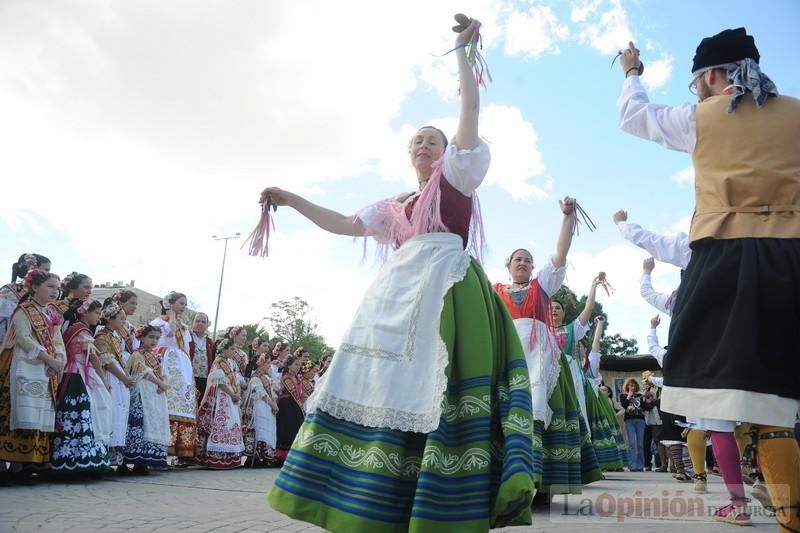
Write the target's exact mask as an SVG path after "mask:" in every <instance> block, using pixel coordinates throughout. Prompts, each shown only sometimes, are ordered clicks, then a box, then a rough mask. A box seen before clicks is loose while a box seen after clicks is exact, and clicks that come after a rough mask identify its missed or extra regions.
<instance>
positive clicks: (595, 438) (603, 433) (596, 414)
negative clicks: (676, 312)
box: [569, 287, 628, 471]
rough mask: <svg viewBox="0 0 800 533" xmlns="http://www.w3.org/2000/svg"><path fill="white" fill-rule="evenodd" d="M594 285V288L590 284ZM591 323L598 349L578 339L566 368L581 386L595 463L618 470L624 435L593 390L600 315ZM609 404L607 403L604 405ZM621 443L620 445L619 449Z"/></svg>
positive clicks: (623, 454) (623, 459) (622, 463)
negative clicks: (588, 346) (594, 349)
mask: <svg viewBox="0 0 800 533" xmlns="http://www.w3.org/2000/svg"><path fill="white" fill-rule="evenodd" d="M593 288H594V287H593ZM592 292H594V291H591V292H590V294H589V298H587V301H586V308H589V309H591V307H592V306H590V305H589V304H590V302H589V299H591V298H592V296H593V295H592ZM594 324H595V331H594V335H595V339H596V340H597V342H596V345H597V349H598V351H595V352H589V349H588V348H587V343H586V339H585V338H584V339H582V340H580V341H578V342H577V343H576V344H577V353H578V355H577V357H572V359H573V361H574V362H573V361H570V365H569V367H570V371H571V373H572V377H573V380H575V378H576V377H577V383H576V384H575V386H576V387H581V388H582V389H583V396H584V398H585V402H586V404H585V405H586V419H587V420H588V422H589V432H590V434H591V439H592V447H593V448H594V453H595V455H596V456H597V462H598V464H599V465H600V468H601V469H602V470H606V471H607V470H622V469H623V468H624V467H625V464H626V463H627V456H628V454H627V451H626V449H625V446H624V443H625V438H624V437H623V436H622V434H621V433H620V431H619V426H618V425H617V419H616V417H615V416H614V414H613V411H612V412H611V413H609V411H608V410H606V409H604V406H603V403H608V397H607V396H602V397H601V396H600V394H599V391H598V389H597V384H598V382H599V379H597V378H595V377H594V376H596V375H599V366H600V353H599V348H600V339H599V337H601V336H602V335H603V317H602V316H597V317H595V319H594ZM608 405H609V407H610V404H608ZM620 443H622V448H620V446H619V445H620Z"/></svg>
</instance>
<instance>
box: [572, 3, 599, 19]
mask: <svg viewBox="0 0 800 533" xmlns="http://www.w3.org/2000/svg"><path fill="white" fill-rule="evenodd" d="M602 3H603V0H592V1H590V2H587V3H585V4H583V5H581V6H575V7H573V8H572V11H571V13H570V19H571V20H572V22H585V21H586V19H587V18H588V17H589V15H591V14H593V13H594V12H595V11H597V8H598V7H600V4H602Z"/></svg>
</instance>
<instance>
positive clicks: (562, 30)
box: [505, 6, 569, 57]
mask: <svg viewBox="0 0 800 533" xmlns="http://www.w3.org/2000/svg"><path fill="white" fill-rule="evenodd" d="M568 37H569V29H568V28H567V26H566V25H564V24H562V23H560V22H559V20H558V17H557V16H556V14H555V13H554V12H553V10H552V9H551V8H550V7H549V6H532V7H531V8H530V9H529V10H528V11H527V12H520V11H514V12H513V13H511V14H510V15H509V16H508V18H507V19H506V27H505V41H506V44H505V53H506V54H509V55H524V56H527V57H536V56H538V55H539V54H542V53H544V52H552V53H559V51H560V50H559V48H558V42H559V41H563V40H564V39H567V38H568Z"/></svg>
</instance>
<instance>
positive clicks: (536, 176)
mask: <svg viewBox="0 0 800 533" xmlns="http://www.w3.org/2000/svg"><path fill="white" fill-rule="evenodd" d="M426 124H430V125H432V126H436V127H437V128H440V129H441V130H442V131H444V132H445V134H447V135H448V136H452V135H453V133H454V132H455V130H456V126H457V125H458V119H457V118H455V117H442V118H435V119H432V120H430V121H428V122H426ZM415 131H416V128H415V127H413V126H411V125H410V124H404V125H403V126H401V127H400V128H398V129H397V130H396V131H395V132H394V134H393V140H392V142H391V143H389V144H387V147H386V149H384V150H383V151H382V152H381V153H380V157H379V158H377V159H376V160H375V161H374V167H373V170H374V172H375V173H376V174H378V175H380V176H383V177H384V178H386V179H391V180H394V181H399V182H402V183H403V184H404V185H405V186H406V187H408V188H411V189H413V187H414V186H415V183H414V181H413V180H414V173H413V171H412V170H411V166H410V163H409V160H408V154H407V148H408V140H409V139H410V138H411V136H412V135H413V134H414V132H415ZM480 134H481V136H482V137H483V138H484V139H486V140H487V142H488V143H489V148H490V150H491V152H492V164H491V165H490V166H489V173H488V174H487V176H486V179H485V180H484V182H483V185H482V186H483V187H486V186H495V187H500V188H501V189H503V190H505V191H507V192H508V193H509V194H511V196H512V197H513V198H514V199H515V200H522V199H542V198H547V197H548V196H549V194H550V190H551V189H552V186H553V184H552V180H551V179H549V177H544V176H543V174H544V172H545V165H544V162H543V159H542V153H541V152H540V151H539V137H538V135H537V134H536V130H535V129H534V127H533V124H531V123H530V122H528V121H526V120H525V118H524V117H523V116H522V112H521V111H520V110H519V108H517V107H514V106H503V105H497V104H489V105H488V106H486V107H484V108H483V109H482V110H481V116H480Z"/></svg>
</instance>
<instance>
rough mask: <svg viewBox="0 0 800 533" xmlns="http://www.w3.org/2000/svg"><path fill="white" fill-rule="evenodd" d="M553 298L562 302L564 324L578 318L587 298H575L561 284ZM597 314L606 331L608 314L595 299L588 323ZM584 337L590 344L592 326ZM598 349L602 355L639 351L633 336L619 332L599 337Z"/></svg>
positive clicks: (599, 289) (599, 288) (592, 333)
mask: <svg viewBox="0 0 800 533" xmlns="http://www.w3.org/2000/svg"><path fill="white" fill-rule="evenodd" d="M597 290H598V291H602V290H603V288H602V287H598V288H597ZM553 298H554V299H556V300H558V301H560V302H564V324H569V323H571V322H572V321H573V320H575V319H576V318H578V315H579V314H580V313H581V311H583V308H584V307H585V306H586V299H587V297H586V295H584V296H581V297H580V298H577V297H576V296H575V293H573V292H572V291H571V290H570V289H569V287H567V286H566V285H562V286H561V288H560V289H559V290H558V291H557V292H556V293H555V294H554V295H553ZM597 316H602V317H603V320H604V321H605V323H606V325H605V328H606V331H608V326H609V324H610V321H609V320H608V314H606V312H605V311H603V304H601V303H600V302H598V301H597V300H595V302H594V308H593V309H592V317H591V319H590V323H593V322H594V319H595V317H597ZM584 338H585V339H586V342H587V343H589V345H590V346H591V344H592V340H593V339H594V328H593V329H591V330H590V331H589V332H587V333H586V337H584ZM600 349H601V351H602V354H603V355H616V356H622V355H634V354H637V353H639V343H638V342H637V341H636V339H634V338H627V337H623V336H622V335H620V334H619V333H615V334H614V335H606V336H605V337H603V338H602V339H600Z"/></svg>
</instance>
